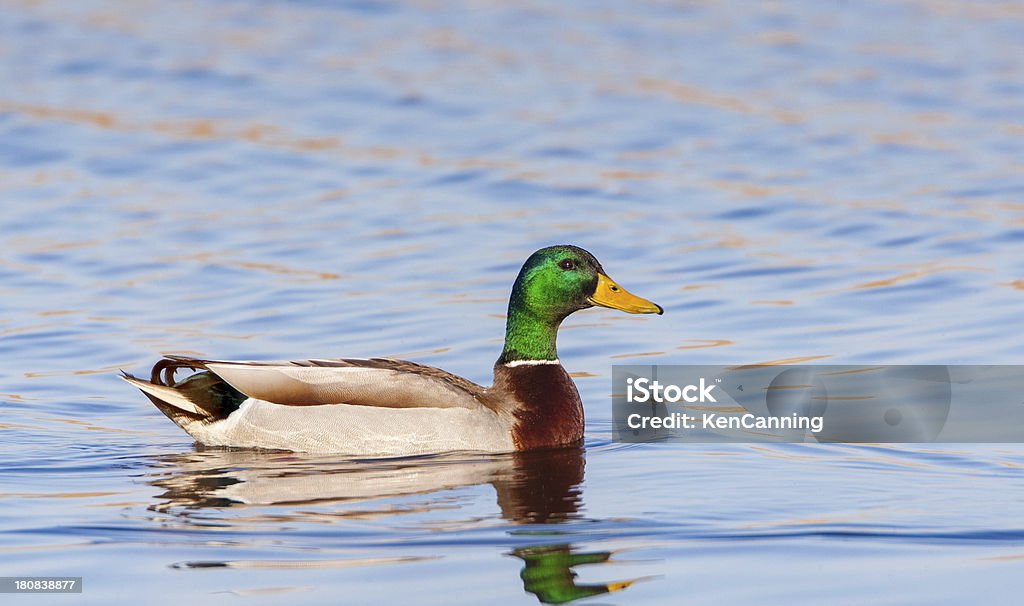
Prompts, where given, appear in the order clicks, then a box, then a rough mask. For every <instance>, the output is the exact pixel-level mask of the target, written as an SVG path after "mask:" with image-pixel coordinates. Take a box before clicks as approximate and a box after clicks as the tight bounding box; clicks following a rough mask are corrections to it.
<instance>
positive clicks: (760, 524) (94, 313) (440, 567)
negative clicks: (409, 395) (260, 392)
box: [0, 0, 1024, 605]
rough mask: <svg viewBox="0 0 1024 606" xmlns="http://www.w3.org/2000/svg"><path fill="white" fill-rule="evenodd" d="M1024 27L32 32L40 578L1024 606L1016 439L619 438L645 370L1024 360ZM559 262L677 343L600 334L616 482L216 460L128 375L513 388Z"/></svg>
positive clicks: (8, 310)
mask: <svg viewBox="0 0 1024 606" xmlns="http://www.w3.org/2000/svg"><path fill="white" fill-rule="evenodd" d="M1022 19H1024V15H1022V14H1021V10H1020V8H1019V7H1017V5H1015V4H1012V3H986V4H974V3H951V2H943V1H938V0H934V1H917V2H913V1H907V2H899V3H881V2H858V3H822V2H792V3H785V4H773V3H766V4H758V5H751V4H747V3H738V4H732V3H679V4H676V3H660V2H642V3H631V4H630V5H629V7H628V8H625V7H623V6H622V5H620V4H616V3H603V2H596V3H595V2H569V3H558V4H557V5H554V6H552V5H551V4H550V3H522V2H520V3H511V4H509V3H499V2H477V3H473V4H472V5H470V6H457V5H452V4H448V3H435V2H429V1H425V2H407V3H406V2H373V1H366V2H338V3H334V2H316V1H304V2H274V1H267V2H243V1H229V2H212V1H200V0H197V1H194V2H186V3H164V2H130V3H129V2H98V1H91V0H84V1H80V2H75V3H67V2H46V1H43V2H19V1H13V2H7V3H5V5H4V8H3V10H2V11H0V32H3V36H2V37H0V82H3V83H4V86H3V88H2V90H0V201H2V204H0V242H2V243H3V247H2V252H0V359H2V360H3V363H2V364H0V428H2V430H3V434H2V436H3V441H2V443H0V569H2V570H3V573H2V574H12V575H14V574H18V575H74V576H83V577H84V587H85V591H84V593H83V594H82V595H80V596H77V597H73V598H65V599H67V600H76V601H78V602H82V603H89V604H109V603H113V602H120V601H129V600H132V601H136V600H138V599H139V597H140V596H144V599H145V600H146V602H147V603H149V602H152V603H156V604H175V605H180V604H182V603H184V602H189V603H214V602H216V603H224V602H225V601H228V602H230V601H234V599H235V598H234V597H233V596H235V595H245V596H249V598H248V599H252V600H255V601H256V602H263V603H276V602H279V601H284V600H288V601H291V602H297V603H311V604H313V603H316V604H319V603H325V604H326V603H331V604H335V603H339V602H343V603H352V604H379V603H382V602H386V603H391V602H397V603H409V602H415V603H423V604H435V603H436V604H451V603H464V604H478V603H481V602H487V603H497V604H530V603H537V601H538V600H544V601H547V602H560V601H566V600H574V599H583V598H584V597H586V596H588V595H591V594H594V593H598V592H600V591H602V590H603V589H608V588H609V587H608V585H609V584H612V587H613V588H621V587H624V586H625V585H626V584H628V582H630V581H634V580H636V582H635V583H633V584H631V585H629V586H628V587H624V588H621V589H620V590H619V591H616V592H615V593H611V594H607V593H606V594H603V596H602V597H598V598H596V599H594V602H595V603H617V604H648V603H652V604H653V603H659V604H660V603H672V604H678V603H693V604H700V603H706V604H730V603H751V602H756V603H779V602H783V601H785V602H786V603H789V604H804V603H806V604H821V603H864V602H866V601H871V602H873V603H929V604H941V603H950V604H961V603H973V602H976V601H978V599H979V596H982V595H983V596H985V597H984V599H985V600H986V601H987V602H990V603H1013V602H1014V598H1015V596H1017V595H1019V593H1020V591H1021V589H1022V584H1021V581H1020V579H1021V562H1022V559H1024V523H1022V515H1021V514H1022V505H1021V504H1022V503H1024V485H1022V482H1021V466H1022V465H1024V449H1021V448H1020V447H1019V446H1017V445H988V446H973V445H956V446H951V445H934V446H913V447H906V446H900V445H879V446H842V445H832V446H820V445H779V446H765V445H760V446H746V445H672V444H654V445H639V446H625V445H616V444H612V443H610V436H611V424H610V400H609V397H608V396H609V390H610V380H611V365H612V364H614V363H663V364H669V363H689V364H732V363H755V362H764V361H778V360H789V361H824V362H827V363H829V364H844V363H853V364H856V363H870V364H898V363H902V364H924V363H938V364H956V363H976V364H1021V363H1024V341H1022V340H1021V338H1020V334H1021V330H1020V326H1021V323H1020V320H1019V319H1020V317H1021V313H1020V312H1021V305H1022V301H1024V298H1022V297H1024V260H1022V259H1024V255H1022V254H1021V251H1022V245H1024V202H1022V199H1024V170H1022V169H1024V166H1022V162H1021V159H1022V158H1024V127H1022V124H1024V107H1022V105H1021V98H1022V93H1024V85H1022V84H1021V83H1022V82H1024V35H1021V34H1022V33H1024V26H1022V23H1024V21H1022ZM559 242H570V243H574V244H578V245H580V246H583V247H585V248H587V249H589V250H591V251H592V252H593V253H595V254H596V255H597V257H598V258H599V259H601V260H602V262H603V264H604V266H605V268H606V269H607V270H608V272H609V273H610V275H611V276H612V277H613V278H615V279H616V280H617V281H619V282H620V283H621V284H623V286H625V287H626V288H629V289H630V290H632V291H633V292H636V293H637V294H640V295H642V296H645V297H648V298H650V299H652V300H654V301H656V302H658V303H660V304H661V305H663V306H664V307H665V309H666V314H665V315H664V316H662V317H633V316H626V315H623V314H617V313H616V312H613V311H610V310H589V311H586V312H583V313H580V314H577V315H576V316H574V317H573V318H572V319H570V320H569V321H568V322H567V324H566V326H565V327H564V329H563V333H562V335H561V338H560V343H559V346H560V352H559V353H560V357H561V359H562V360H563V362H564V363H565V365H566V366H567V368H568V369H569V370H570V371H571V372H573V373H574V374H575V376H576V377H577V384H578V386H579V389H580V392H581V395H582V397H583V399H584V402H585V406H586V412H587V432H586V443H585V445H584V448H582V449H580V450H572V449H570V450H568V451H564V452H559V453H554V454H552V453H547V454H540V455H519V456H511V455H507V456H498V457H490V456H479V455H466V454H454V455H444V456H436V457H424V458H416V459H403V460H393V461H352V460H346V459H342V458H337V457H309V456H303V455H295V454H283V453H258V452H247V451H237V452H236V451H224V450H210V449H202V448H198V447H195V446H193V444H192V443H191V441H190V439H189V438H188V436H186V435H185V434H183V433H182V432H181V431H180V430H178V429H177V428H176V427H175V426H174V425H173V424H171V423H170V422H169V421H167V420H166V419H165V418H163V416H162V415H160V413H159V412H158V411H156V410H155V409H154V408H153V407H152V406H151V405H150V404H149V403H148V402H147V401H146V400H145V398H143V397H142V395H141V394H139V393H138V392H136V391H135V390H133V389H130V388H129V387H128V386H126V385H125V384H123V383H122V382H121V381H119V380H118V379H117V377H116V370H117V369H119V368H125V369H127V370H130V371H133V372H136V373H145V372H146V369H147V368H148V365H150V364H152V362H153V361H155V360H156V359H157V358H158V357H159V356H160V355H161V354H163V353H183V354H195V355H206V356H213V357H223V358H241V359H288V358H306V357H335V356H353V357H360V356H376V355H384V356H394V357H403V358H410V359H415V360H417V361H420V362H423V363H428V364H434V365H437V366H441V367H443V368H446V369H448V370H451V371H453V372H456V373H458V374H461V375H463V376H466V377H468V378H470V379H472V380H475V381H478V382H481V383H487V382H488V381H489V379H490V366H491V364H492V363H493V360H494V359H495V358H496V357H497V354H498V352H499V351H500V348H501V335H502V331H503V318H504V316H503V314H504V312H505V301H506V297H507V295H508V290H509V287H510V285H511V282H512V280H513V278H514V276H515V274H516V272H517V271H518V268H519V266H520V264H521V263H522V261H523V259H524V258H525V257H526V256H527V255H528V254H529V253H530V252H531V251H533V250H534V249H536V248H539V247H541V246H545V245H549V244H553V243H559ZM574 573H575V574H577V575H578V576H576V577H575V578H574V577H573V574H574ZM14 600H18V601H26V602H27V601H32V599H30V598H26V597H16V598H10V599H8V601H11V602H13V601H14ZM44 600H46V598H39V599H35V601H36V602H39V603H43V601H44Z"/></svg>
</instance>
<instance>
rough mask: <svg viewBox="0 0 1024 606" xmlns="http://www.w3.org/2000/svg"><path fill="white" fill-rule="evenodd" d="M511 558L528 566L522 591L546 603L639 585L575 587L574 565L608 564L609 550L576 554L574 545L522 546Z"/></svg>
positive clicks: (561, 601)
mask: <svg viewBox="0 0 1024 606" xmlns="http://www.w3.org/2000/svg"><path fill="white" fill-rule="evenodd" d="M512 555H514V556H516V557H517V558H519V559H521V560H522V561H523V562H525V563H526V566H524V567H523V570H522V571H521V572H520V573H519V576H520V577H521V578H522V579H523V589H525V590H526V591H528V592H530V593H532V594H534V595H535V596H537V599H538V600H540V601H541V602H543V603H545V604H565V603H567V602H572V601H573V600H579V599H581V598H588V597H590V596H595V595H601V594H603V593H611V592H613V591H618V590H620V589H625V588H626V587H629V586H630V585H632V584H633V583H634V582H636V580H635V579H634V580H632V581H621V582H618V583H602V584H593V585H577V584H576V573H575V572H573V571H572V567H573V566H577V565H580V564H599V563H602V562H607V561H608V560H609V558H611V555H612V554H611V552H610V551H596V552H592V553H573V551H572V546H571V545H568V544H561V545H541V546H537V547H519V548H517V549H515V550H513V551H512Z"/></svg>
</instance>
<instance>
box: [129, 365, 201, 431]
mask: <svg viewBox="0 0 1024 606" xmlns="http://www.w3.org/2000/svg"><path fill="white" fill-rule="evenodd" d="M121 378H122V379H124V380H125V381H127V382H129V383H131V384H132V385H134V386H135V387H138V388H139V389H140V390H141V391H142V393H144V394H146V397H147V398H149V399H150V401H152V402H153V404H154V405H156V407H157V408H159V409H160V412H162V413H164V414H165V415H167V417H168V418H170V419H171V420H172V421H174V422H175V423H177V424H178V425H181V426H184V424H185V423H189V422H194V421H206V420H210V418H211V416H212V415H211V414H210V412H209V411H207V410H204V409H203V408H200V407H199V406H197V405H196V403H195V402H193V401H192V400H191V399H190V398H189V397H188V396H187V395H186V394H185V393H184V392H182V391H179V390H177V389H175V388H174V387H168V386H167V385H163V384H160V383H151V382H150V381H144V380H142V379H139V378H138V377H135V376H133V375H130V374H128V373H127V372H125V371H123V370H122V371H121Z"/></svg>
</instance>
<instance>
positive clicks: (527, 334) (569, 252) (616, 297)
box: [498, 244, 662, 364]
mask: <svg viewBox="0 0 1024 606" xmlns="http://www.w3.org/2000/svg"><path fill="white" fill-rule="evenodd" d="M594 305H600V306H603V307H610V308H612V309H620V310H622V311H625V312H627V313H659V314H660V313H661V312H662V309H661V307H659V306H657V305H655V304H654V303H651V302H650V301H647V300H645V299H641V298H640V297H637V296H635V295H632V294H630V293H629V292H627V291H626V290H625V289H623V288H622V287H620V286H619V285H617V284H615V283H614V282H612V280H611V279H610V278H608V276H607V275H606V274H605V272H604V269H603V268H602V267H601V263H600V262H599V261H598V260H597V259H596V258H594V255H592V254H590V253H589V252H587V251H585V250H583V249H582V248H580V247H578V246H572V245H569V244H562V245H559V246H549V247H547V248H542V249H540V250H538V251H537V252H535V253H533V254H532V255H530V258H528V259H527V260H526V263H524V264H523V268H522V269H520V270H519V276H518V277H516V281H515V284H513V285H512V295H511V296H510V297H509V301H508V322H507V324H506V330H505V349H504V351H502V354H501V358H500V359H499V360H498V363H499V364H503V363H505V362H512V361H515V360H554V359H555V358H557V357H558V356H557V353H556V352H555V335H556V333H557V332H558V326H559V325H560V324H561V323H562V320H564V319H565V318H566V316H568V315H569V314H571V313H573V312H575V311H579V310H581V309H586V308H588V307H592V306H594Z"/></svg>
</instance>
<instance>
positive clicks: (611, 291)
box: [588, 273, 665, 315]
mask: <svg viewBox="0 0 1024 606" xmlns="http://www.w3.org/2000/svg"><path fill="white" fill-rule="evenodd" d="M588 300H589V301H590V302H591V303H593V304H594V305H600V306H601V307H610V308H611V309H618V310H619V311H624V312H626V313H628V314H658V315H661V314H663V313H665V310H664V309H662V308H661V306H660V305H658V304H656V303H651V302H650V301H648V300H647V299H641V298H640V297H638V296H636V295H634V294H633V293H631V292H629V291H628V290H626V289H625V288H622V287H621V286H619V285H618V284H616V283H615V282H613V281H612V279H611V278H609V277H608V276H606V275H604V274H602V273H599V274H597V288H595V289H594V294H592V295H590V298H589V299H588Z"/></svg>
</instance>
